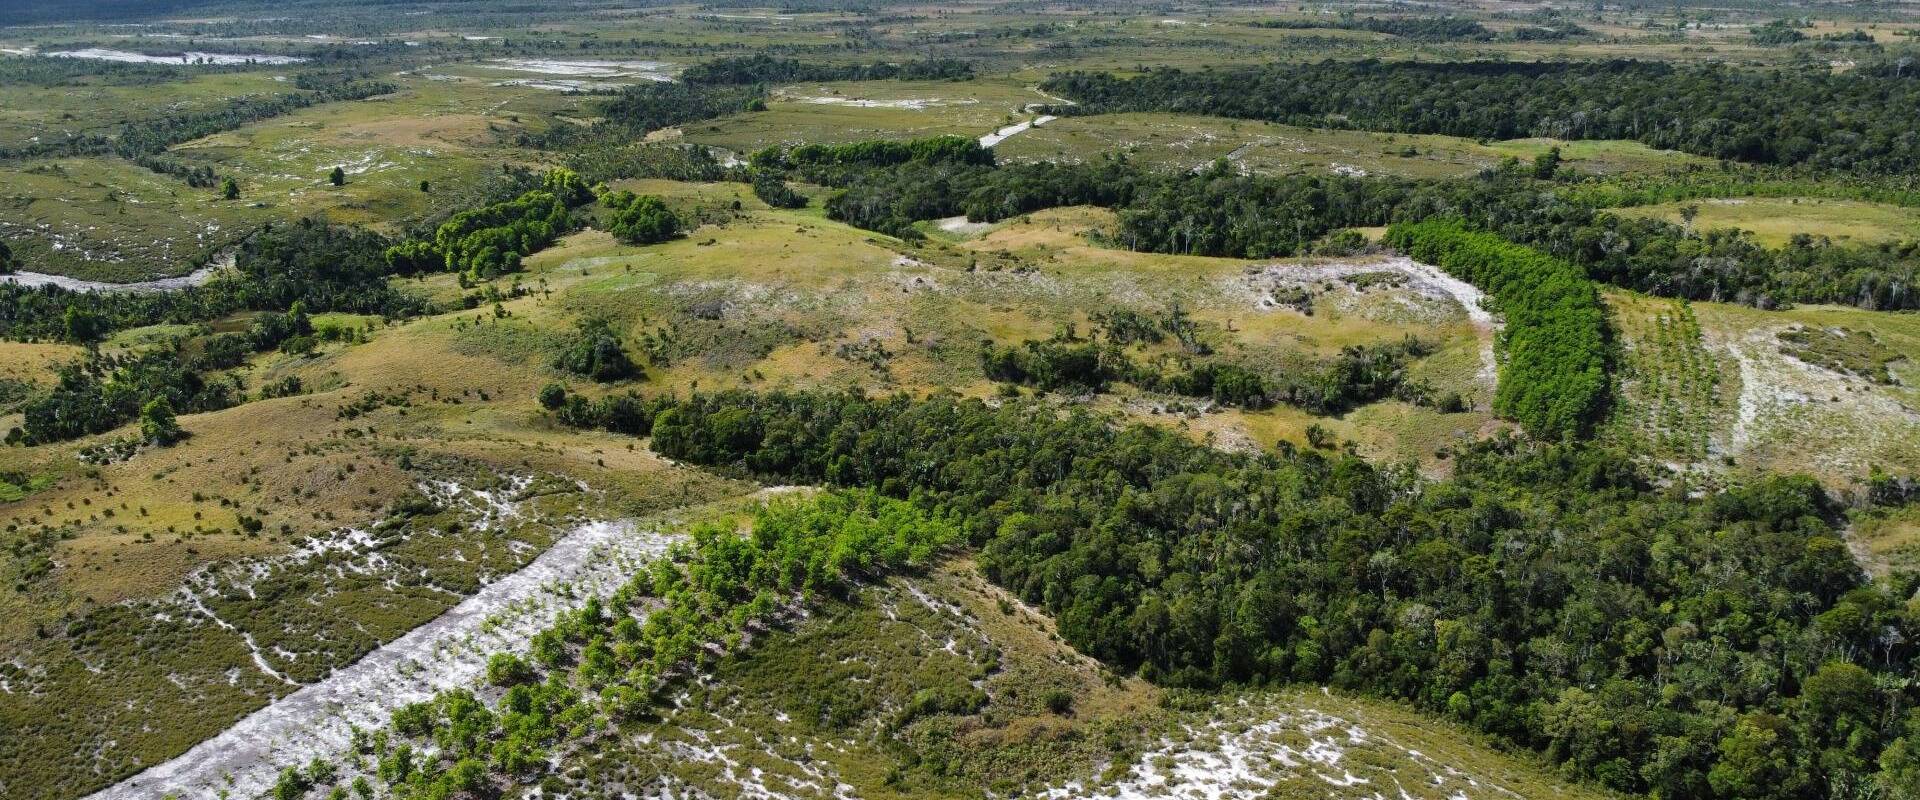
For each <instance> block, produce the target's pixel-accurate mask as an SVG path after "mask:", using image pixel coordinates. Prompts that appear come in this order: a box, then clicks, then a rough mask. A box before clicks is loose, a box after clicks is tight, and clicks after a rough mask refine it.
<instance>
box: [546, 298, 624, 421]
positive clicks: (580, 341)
mask: <svg viewBox="0 0 1920 800" xmlns="http://www.w3.org/2000/svg"><path fill="white" fill-rule="evenodd" d="M553 366H554V367H555V368H556V369H563V370H566V371H568V372H571V373H573V374H575V375H580V376H582V377H587V378H592V379H594V380H596V381H600V382H602V383H606V382H609V381H622V380H626V379H628V378H633V377H640V376H642V375H643V374H644V373H642V372H641V371H640V367H639V366H638V365H636V364H634V363H633V359H631V358H628V357H627V351H626V349H625V348H623V347H621V346H620V337H619V336H618V335H615V334H614V332H613V328H612V327H611V326H609V325H608V324H607V322H606V320H599V319H593V320H587V321H585V322H582V323H580V331H579V332H578V333H577V334H575V335H574V339H573V342H572V343H571V344H569V345H567V349H566V350H563V351H561V353H560V355H559V357H558V358H556V359H554V363H553ZM563 395H564V392H563ZM546 400H547V398H546V393H545V392H542V396H541V402H543V403H544V402H546Z"/></svg>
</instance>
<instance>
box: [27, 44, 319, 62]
mask: <svg viewBox="0 0 1920 800" xmlns="http://www.w3.org/2000/svg"><path fill="white" fill-rule="evenodd" d="M43 55H46V56H47V57H49V58H86V59H93V60H95V61H119V62H122V63H127V64H300V63H304V62H305V61H306V59H305V58H302V57H300V56H273V55H267V54H264V53H203V52H200V51H197V50H189V51H187V52H185V53H181V54H179V55H170V56H150V55H147V54H146V53H135V52H131V51H128V50H109V49H106V48H104V47H89V48H86V49H84V50H59V51H55V52H50V53H44V54H43Z"/></svg>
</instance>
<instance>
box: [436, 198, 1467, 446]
mask: <svg viewBox="0 0 1920 800" xmlns="http://www.w3.org/2000/svg"><path fill="white" fill-rule="evenodd" d="M620 187H621V188H627V189H631V190H633V191H637V192H642V193H648V194H654V195H657V196H661V197H663V198H664V199H665V200H666V201H667V203H668V204H669V205H672V206H674V207H676V208H677V209H679V210H680V211H681V212H682V213H683V214H686V215H688V216H692V217H704V218H707V219H709V220H710V223H709V224H707V225H704V226H702V227H699V228H696V229H694V230H693V231H691V232H690V233H689V234H688V235H686V236H685V237H683V238H681V239H678V240H675V241H673V242H669V243H666V244H661V245H651V246H644V247H636V246H630V245H623V244H620V243H618V242H616V241H614V240H613V239H612V238H611V237H610V236H607V235H606V234H604V233H599V232H592V231H589V232H584V233H580V234H575V235H573V236H570V237H568V238H566V239H564V240H562V242H560V243H559V244H558V245H556V246H555V247H552V248H549V249H548V250H546V251H544V252H541V253H539V254H536V255H534V256H533V257H531V258H529V259H528V260H527V272H526V273H525V274H524V275H521V276H516V277H515V278H511V279H507V280H509V281H518V282H520V283H521V284H522V285H524V286H529V287H533V288H535V289H536V290H537V291H538V292H539V299H537V300H536V301H535V302H534V303H533V304H532V307H531V308H528V309H527V310H524V311H520V310H516V311H515V312H514V317H513V318H512V319H510V320H506V321H502V322H497V323H496V322H492V321H490V318H491V315H490V314H489V313H482V312H469V313H468V314H466V315H465V317H464V318H465V319H466V320H467V322H468V323H469V324H470V325H471V327H469V328H467V329H466V330H464V331H462V332H460V333H459V335H460V336H461V337H463V338H462V341H463V342H465V343H466V345H467V346H468V347H469V348H471V350H470V351H471V352H475V353H483V354H487V355H490V356H492V357H494V358H498V359H502V360H504V361H507V362H510V363H515V364H533V365H536V366H538V365H540V364H544V363H548V362H550V361H551V359H552V354H553V353H554V352H556V348H557V347H558V346H560V342H562V341H564V337H565V335H566V333H567V332H568V331H569V330H570V329H571V326H572V325H573V323H574V322H575V321H576V320H579V319H585V318H590V317H598V318H603V319H608V320H611V321H614V322H615V323H616V325H617V327H618V329H619V330H621V331H622V332H623V333H624V334H626V336H627V337H628V341H629V342H639V341H643V340H646V339H648V338H651V337H664V338H665V339H670V340H672V342H673V346H671V347H670V348H669V349H668V350H667V351H665V352H666V353H667V354H668V355H669V357H668V358H665V359H662V358H659V357H656V358H654V359H653V360H654V362H655V363H654V365H653V366H652V367H651V368H650V369H649V373H650V377H649V380H648V381H647V382H646V383H645V384H644V385H642V386H641V387H640V388H641V389H642V391H645V392H649V393H652V392H668V391H672V392H681V393H684V392H686V391H690V390H693V389H695V388H698V389H703V390H705V389H721V388H729V387H746V388H753V389H762V390H764V389H770V388H799V389H820V388H844V387H855V386H857V387H861V388H865V389H867V390H870V391H908V392H913V393H923V392H927V391H935V390H949V389H950V390H958V391H962V392H965V393H969V394H977V395H984V394H987V393H990V392H991V391H993V387H992V385H991V384H990V383H988V382H987V381H986V379H985V376H984V374H983V373H982V371H981V368H980V366H979V358H978V345H979V343H980V342H982V341H992V342H996V343H1000V344H1017V343H1019V342H1022V341H1026V340H1036V339H1046V338H1049V337H1051V336H1054V335H1055V334H1057V333H1060V332H1063V331H1067V330H1076V331H1079V332H1081V333H1083V334H1084V333H1086V332H1089V331H1092V330H1093V329H1094V328H1095V324H1096V323H1095V321H1094V319H1093V317H1092V312H1095V311H1100V310H1115V309H1123V308H1124V309H1131V310H1135V311H1138V312H1140V313H1144V314H1149V315H1160V314H1165V313H1168V312H1169V311H1170V310H1171V309H1172V308H1173V307H1174V306H1175V305H1176V304H1177V305H1178V306H1179V307H1180V308H1181V310H1182V313H1184V314H1185V315H1186V317H1187V318H1188V319H1189V320H1191V321H1192V322H1193V323H1194V324H1195V325H1196V330H1197V332H1198V333H1197V335H1198V336H1199V337H1200V338H1201V339H1202V340H1204V341H1205V342H1207V343H1208V345H1209V346H1210V347H1211V348H1213V349H1214V350H1215V352H1217V353H1219V354H1221V356H1222V357H1227V358H1233V359H1236V360H1240V361H1243V362H1246V363H1249V364H1251V365H1255V366H1260V365H1268V366H1270V365H1275V364H1297V365H1299V366H1301V367H1302V368H1305V367H1308V366H1310V365H1311V362H1314V361H1316V360H1322V359H1327V358H1332V357H1335V356H1337V355H1338V354H1339V353H1340V351H1341V349H1342V348H1344V347H1348V346H1352V345H1361V344H1386V343H1394V342H1399V341H1401V340H1402V339H1404V338H1406V337H1408V336H1413V337H1416V338H1419V339H1421V340H1423V341H1426V342H1427V343H1429V344H1431V345H1433V346H1434V347H1436V348H1437V352H1435V353H1434V354H1433V355H1431V356H1428V357H1427V358H1425V359H1422V360H1420V361H1419V362H1418V364H1417V365H1416V367H1415V373H1416V377H1418V378H1420V379H1421V380H1424V381H1426V382H1427V383H1428V384H1430V385H1431V386H1432V387H1433V388H1434V390H1435V392H1436V394H1444V393H1447V392H1458V393H1460V394H1462V395H1463V396H1465V397H1467V398H1468V399H1469V400H1470V401H1473V402H1475V403H1476V404H1477V405H1478V406H1479V407H1481V408H1484V406H1485V402H1486V400H1487V399H1488V397H1487V394H1488V392H1487V390H1486V388H1485V387H1482V386H1481V385H1480V380H1481V379H1480V372H1481V370H1482V364H1481V355H1480V353H1481V347H1482V338H1481V337H1482V335H1483V334H1482V333H1481V332H1480V331H1477V330H1476V329H1474V328H1473V327H1472V326H1471V325H1469V324H1467V323H1466V321H1465V320H1464V318H1456V316H1449V315H1450V314H1452V315H1457V310H1456V311H1448V310H1447V308H1445V307H1443V306H1434V305H1432V304H1433V303H1434V302H1435V301H1431V300H1422V299H1419V298H1415V297H1401V296H1400V290H1398V289H1391V288H1376V289H1372V290H1368V291H1359V290H1355V289H1353V288H1352V287H1349V286H1347V285H1346V284H1344V283H1342V282H1341V281H1339V280H1337V279H1332V278H1329V279H1326V280H1322V281H1319V283H1321V284H1324V285H1323V286H1322V287H1321V294H1320V296H1319V298H1318V299H1317V301H1316V305H1315V309H1314V313H1313V314H1311V315H1308V314H1302V313H1300V312H1297V311H1293V310H1285V309H1270V308H1263V307H1262V306H1261V305H1260V303H1259V299H1260V298H1259V294H1260V292H1259V291H1257V289H1256V288H1254V287H1251V286H1250V285H1249V284H1248V283H1247V281H1248V280H1250V279H1249V278H1248V277H1247V270H1248V269H1250V268H1253V267H1265V266H1267V265H1268V264H1269V263H1270V262H1251V261H1244V260H1239V259H1224V258H1200V257H1190V256H1170V255H1161V254H1152V253H1134V252H1128V251H1120V250H1114V249H1110V248H1106V247H1102V246H1099V245H1096V244H1094V243H1093V242H1092V241H1090V240H1089V239H1088V238H1087V236H1086V234H1087V233H1088V232H1089V231H1090V230H1092V229H1096V228H1099V227H1102V226H1110V225H1111V224H1112V222H1113V216H1112V213H1111V212H1108V211H1104V210H1100V209H1091V208H1069V209H1055V210H1050V211H1045V212H1039V213H1035V214H1031V215H1027V216H1025V217H1021V218H1019V219H1015V220H1010V221H1007V222H1005V223H1002V224H1000V225H997V226H995V228H994V229H993V230H991V231H989V232H987V233H985V234H983V235H980V236H978V237H975V238H972V239H968V240H965V241H962V242H933V243H929V244H926V245H924V246H919V247H910V246H908V245H906V244H904V243H901V242H898V241H895V240H892V239H890V238H888V237H882V236H877V235H875V234H872V233H870V232H866V231H860V230H857V229H853V228H849V227H847V226H845V225H842V224H840V223H835V222H831V221H825V220H821V219H820V218H818V217H817V216H814V215H811V214H808V213H805V212H793V211H775V210H771V209H768V208H766V206H765V205H764V204H761V203H760V202H759V201H757V200H755V199H753V198H752V197H751V196H750V194H749V193H747V192H746V190H745V188H744V187H741V186H737V185H733V184H707V185H702V184H685V183H676V182H671V181H631V182H622V183H621V184H620ZM735 202H739V203H740V205H741V209H742V210H741V211H738V212H735V211H733V210H732V205H733V203H735ZM1302 268H1303V269H1315V267H1314V266H1313V265H1311V264H1308V265H1304V266H1303V267H1302ZM1278 269H1280V270H1282V271H1283V272H1284V271H1285V270H1287V269H1291V267H1287V266H1285V265H1284V264H1283V265H1282V266H1280V267H1278ZM505 282H506V281H503V283H505ZM431 285H432V286H433V287H434V288H433V291H435V292H436V293H445V294H446V296H450V295H451V294H452V293H455V292H457V291H458V290H457V288H456V287H453V286H452V284H451V283H449V282H445V281H441V280H438V279H436V280H435V281H434V282H432V283H431ZM525 305H526V301H521V303H520V304H509V306H508V307H509V308H514V309H519V308H522V307H523V306H525ZM703 307H704V308H706V309H708V310H707V312H705V313H706V314H707V315H709V316H706V317H702V316H701V315H699V314H695V313H693V312H694V310H696V309H698V308H703ZM476 322H480V323H484V324H474V323H476ZM1135 349H1136V351H1137V352H1136V354H1135V357H1136V358H1139V359H1141V360H1143V361H1151V360H1155V359H1158V358H1162V357H1168V356H1173V355H1175V354H1176V353H1177V350H1178V348H1177V346H1176V345H1174V344H1173V343H1171V342H1167V343H1163V344H1161V345H1157V346H1151V347H1137V348H1135ZM563 377H564V376H563ZM573 383H574V384H575V386H576V388H580V387H579V384H580V383H581V382H579V381H573ZM1115 392H1116V395H1115V396H1114V397H1113V398H1112V399H1111V403H1110V404H1109V405H1108V407H1110V408H1112V409H1114V410H1119V411H1122V412H1125V413H1128V414H1131V415H1134V416H1136V417H1137V418H1141V419H1148V420H1154V419H1155V417H1156V416H1159V417H1160V421H1165V420H1166V419H1167V418H1166V417H1165V416H1163V415H1156V414H1155V413H1154V412H1153V411H1152V410H1151V409H1152V408H1153V407H1154V406H1155V405H1156V404H1164V403H1166V402H1168V401H1169V400H1176V401H1177V398H1137V397H1135V394H1136V393H1134V392H1133V391H1132V390H1131V389H1128V388H1126V387H1116V388H1115ZM1207 420H1209V421H1210V422H1215V421H1217V422H1218V423H1219V424H1220V425H1222V426H1225V429H1223V430H1222V432H1221V435H1222V436H1226V437H1229V438H1233V439H1234V441H1235V442H1236V443H1240V444H1246V443H1251V444H1253V445H1256V446H1260V447H1266V446H1271V445H1272V444H1273V443H1274V442H1275V441H1277V440H1278V439H1282V438H1285V439H1289V440H1292V441H1296V442H1304V441H1305V434H1304V430H1305V428H1306V426H1307V425H1309V424H1314V423H1316V422H1318V423H1321V424H1324V425H1326V426H1328V427H1330V428H1332V429H1335V430H1336V431H1337V432H1338V433H1339V434H1340V435H1342V436H1343V437H1346V438H1351V439H1354V440H1355V441H1357V442H1359V443H1360V444H1361V445H1362V446H1363V448H1365V449H1366V450H1367V452H1369V453H1376V454H1380V455H1383V456H1385V457H1389V458H1395V459H1400V458H1408V459H1415V460H1420V461H1423V462H1425V463H1428V464H1429V465H1432V464H1433V463H1434V461H1433V456H1434V453H1435V451H1437V450H1440V449H1442V448H1443V447H1445V446H1446V445H1448V444H1451V443H1454V442H1455V441H1457V440H1458V439H1459V438H1461V437H1463V436H1469V435H1474V434H1476V433H1477V432H1479V431H1481V430H1482V429H1483V428H1485V427H1486V426H1487V424H1488V423H1489V421H1490V420H1489V418H1488V417H1487V416H1486V415H1485V413H1484V412H1472V413H1467V414H1446V415H1443V414H1438V413H1435V412H1432V411H1431V410H1430V409H1421V408H1414V407H1411V406H1409V407H1405V408H1399V409H1390V408H1388V406H1387V405H1383V406H1381V407H1380V408H1377V409H1362V410H1360V411H1356V412H1354V413H1352V414H1349V415H1348V416H1347V418H1346V419H1332V418H1317V417H1313V416H1312V415H1308V414H1306V413H1304V412H1298V411H1294V410H1289V409H1281V410H1275V411H1267V412H1255V413H1243V412H1237V411H1235V412H1227V413H1224V414H1219V415H1209V416H1208V417H1207Z"/></svg>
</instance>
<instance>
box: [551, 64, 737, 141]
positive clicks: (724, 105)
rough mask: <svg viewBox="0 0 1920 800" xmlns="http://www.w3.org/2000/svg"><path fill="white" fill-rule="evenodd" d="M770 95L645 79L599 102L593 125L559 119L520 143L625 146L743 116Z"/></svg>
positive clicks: (710, 85) (720, 87) (734, 87)
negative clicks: (657, 134) (663, 133)
mask: <svg viewBox="0 0 1920 800" xmlns="http://www.w3.org/2000/svg"><path fill="white" fill-rule="evenodd" d="M765 98H766V90H765V89H764V88H763V87H761V86H760V85H758V84H754V85H748V86H724V85H713V84H696V83H687V82H684V81H672V82H665V81H642V82H640V83H639V84H637V85H634V86H629V87H627V88H625V89H622V90H620V93H619V94H617V95H614V96H613V97H611V98H609V99H607V100H605V101H603V102H601V103H598V104H597V106H596V108H595V110H596V111H597V112H598V116H599V118H600V119H599V121H598V122H596V123H594V124H593V125H577V124H573V123H568V122H562V121H557V120H556V121H555V123H554V124H553V125H552V126H551V127H548V128H547V129H546V130H544V131H541V132H538V133H529V134H525V135H523V136H522V137H521V139H520V144H521V145H523V146H530V147H540V148H545V149H550V150H560V149H567V150H577V149H581V148H586V147H590V146H592V145H595V144H600V145H607V144H625V143H629V142H632V141H633V140H635V139H639V138H640V137H642V136H645V135H646V134H647V133H649V132H652V131H657V130H660V129H661V128H671V127H673V126H675V125H684V124H686V123H689V122H697V121H699V120H703V119H713V118H715V117H721V116H726V115H728V114H737V113H739V112H742V111H746V110H748V108H749V106H751V105H753V104H756V103H763V102H764V101H765Z"/></svg>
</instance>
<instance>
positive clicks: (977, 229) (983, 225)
mask: <svg viewBox="0 0 1920 800" xmlns="http://www.w3.org/2000/svg"><path fill="white" fill-rule="evenodd" d="M933 224H934V227H937V228H939V229H940V230H943V231H946V232H948V233H952V234H958V235H960V236H978V235H980V234H983V233H986V232H987V231H990V230H993V225H994V223H991V222H968V221H967V216H966V215H965V214H962V215H960V216H957V217H947V218H946V219H941V220H934V223H933Z"/></svg>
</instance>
